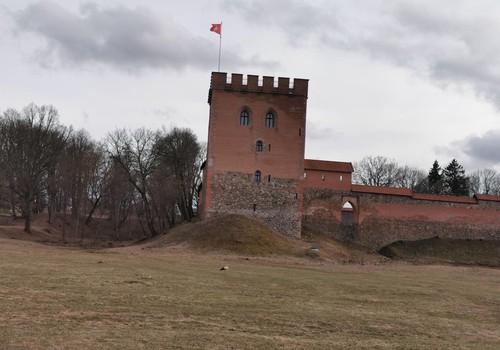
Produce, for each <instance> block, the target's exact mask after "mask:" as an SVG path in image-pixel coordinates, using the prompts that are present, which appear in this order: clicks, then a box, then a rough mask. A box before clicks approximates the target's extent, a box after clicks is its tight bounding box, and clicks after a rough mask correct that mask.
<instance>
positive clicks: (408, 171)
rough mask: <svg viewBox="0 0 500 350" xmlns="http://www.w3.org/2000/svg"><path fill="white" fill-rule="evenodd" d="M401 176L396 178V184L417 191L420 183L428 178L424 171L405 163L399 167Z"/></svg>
mask: <svg viewBox="0 0 500 350" xmlns="http://www.w3.org/2000/svg"><path fill="white" fill-rule="evenodd" d="M398 173H399V176H398V178H396V181H395V186H396V187H403V188H409V189H410V190H412V191H417V190H418V187H419V186H420V184H421V183H422V182H423V181H425V180H426V179H427V175H426V174H425V172H424V171H422V170H420V169H417V168H412V167H409V166H408V165H405V166H403V167H400V168H399V171H398Z"/></svg>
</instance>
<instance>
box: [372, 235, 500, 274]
mask: <svg viewBox="0 0 500 350" xmlns="http://www.w3.org/2000/svg"><path fill="white" fill-rule="evenodd" d="M379 252H380V253H381V254H382V255H385V256H387V257H389V258H391V259H401V260H407V261H413V262H417V263H450V264H457V265H480V266H491V267H500V241H486V240H457V239H445V238H431V239H426V240H421V241H412V242H408V241H407V242H404V241H399V242H395V243H392V244H390V245H388V246H385V247H384V248H382V249H380V251H379Z"/></svg>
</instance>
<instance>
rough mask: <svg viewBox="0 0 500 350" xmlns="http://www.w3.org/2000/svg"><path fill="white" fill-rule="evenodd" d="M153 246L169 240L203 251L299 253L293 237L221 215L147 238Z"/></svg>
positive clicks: (245, 220) (254, 221) (248, 220)
mask: <svg viewBox="0 0 500 350" xmlns="http://www.w3.org/2000/svg"><path fill="white" fill-rule="evenodd" d="M151 243H152V244H150V245H149V246H150V247H152V248H154V247H155V246H156V247H160V246H165V245H169V244H186V245H187V246H188V247H191V248H194V249H200V250H205V251H226V252H231V253H235V254H242V255H260V256H265V255H270V254H292V255H296V254H299V253H300V250H301V249H300V248H299V247H298V246H297V240H296V239H293V238H289V237H285V236H283V235H281V234H279V233H278V232H275V231H273V230H271V229H269V228H268V227H267V226H265V225H263V224H261V223H259V222H258V221H256V220H252V219H251V218H248V217H245V216H241V215H225V216H221V217H218V218H214V219H211V220H207V221H199V222H195V223H188V224H183V225H180V226H179V227H176V228H174V229H172V230H171V231H169V232H168V233H167V234H166V235H165V236H163V238H162V239H158V240H156V243H154V242H151Z"/></svg>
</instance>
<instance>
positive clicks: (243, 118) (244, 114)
mask: <svg viewBox="0 0 500 350" xmlns="http://www.w3.org/2000/svg"><path fill="white" fill-rule="evenodd" d="M248 124H250V115H249V114H248V111H247V110H245V109H244V110H242V111H241V113H240V125H248Z"/></svg>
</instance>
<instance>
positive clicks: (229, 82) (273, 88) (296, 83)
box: [210, 72, 309, 98]
mask: <svg viewBox="0 0 500 350" xmlns="http://www.w3.org/2000/svg"><path fill="white" fill-rule="evenodd" d="M308 84H309V80H308V79H298V78H295V79H293V80H292V84H290V78H282V77H279V78H278V81H277V84H276V81H275V77H268V76H264V77H262V79H259V76H257V75H247V76H246V81H245V80H244V79H243V74H239V73H232V74H230V75H228V74H227V73H221V72H212V80H211V83H210V90H212V89H213V90H230V91H242V92H259V93H272V94H284V95H297V96H304V97H306V98H307V89H308Z"/></svg>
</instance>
